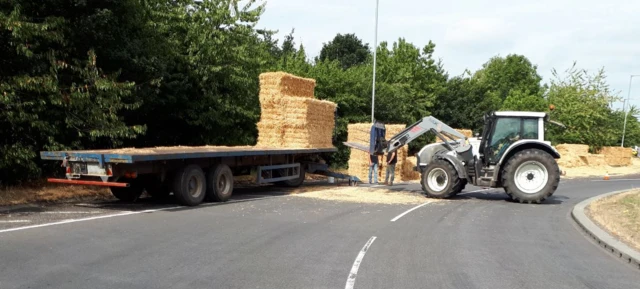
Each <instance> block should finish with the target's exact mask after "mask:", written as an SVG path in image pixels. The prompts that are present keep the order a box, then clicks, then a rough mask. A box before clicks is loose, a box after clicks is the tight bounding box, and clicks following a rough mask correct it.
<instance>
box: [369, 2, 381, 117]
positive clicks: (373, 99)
mask: <svg viewBox="0 0 640 289" xmlns="http://www.w3.org/2000/svg"><path fill="white" fill-rule="evenodd" d="M379 2H380V0H376V24H375V27H376V28H375V34H374V36H373V84H372V86H373V89H372V90H371V123H373V122H374V121H375V117H374V116H373V113H374V111H375V110H374V108H375V104H376V54H377V50H378V5H379Z"/></svg>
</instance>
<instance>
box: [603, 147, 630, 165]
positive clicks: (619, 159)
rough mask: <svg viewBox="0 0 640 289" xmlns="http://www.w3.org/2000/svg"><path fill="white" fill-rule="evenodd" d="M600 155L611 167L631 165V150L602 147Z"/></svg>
mask: <svg viewBox="0 0 640 289" xmlns="http://www.w3.org/2000/svg"><path fill="white" fill-rule="evenodd" d="M600 154H601V155H604V160H605V162H606V163H607V165H609V166H612V167H620V166H629V165H631V158H632V154H631V148H624V147H603V148H602V150H600Z"/></svg>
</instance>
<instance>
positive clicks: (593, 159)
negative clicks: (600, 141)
mask: <svg viewBox="0 0 640 289" xmlns="http://www.w3.org/2000/svg"><path fill="white" fill-rule="evenodd" d="M580 160H581V161H582V162H583V163H584V164H585V165H587V166H590V167H604V166H606V165H607V162H606V161H605V159H604V155H596V154H586V155H582V156H580Z"/></svg>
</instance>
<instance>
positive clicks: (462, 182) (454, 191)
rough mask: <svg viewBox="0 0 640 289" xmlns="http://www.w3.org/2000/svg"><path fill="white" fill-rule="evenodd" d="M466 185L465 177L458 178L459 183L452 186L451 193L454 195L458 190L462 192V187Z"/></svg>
mask: <svg viewBox="0 0 640 289" xmlns="http://www.w3.org/2000/svg"><path fill="white" fill-rule="evenodd" d="M466 186H467V179H461V180H460V184H459V185H458V186H457V187H455V188H454V190H453V195H452V196H455V195H457V194H459V193H460V192H462V190H464V188H465V187H466Z"/></svg>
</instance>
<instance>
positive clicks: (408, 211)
mask: <svg viewBox="0 0 640 289" xmlns="http://www.w3.org/2000/svg"><path fill="white" fill-rule="evenodd" d="M429 203H431V202H426V203H424V204H422V205H417V206H415V207H413V208H411V209H408V210H406V211H404V213H402V214H400V215H398V216H396V217H395V218H393V219H391V222H395V221H397V220H398V219H400V218H402V216H404V215H406V214H408V213H411V212H412V211H413V210H415V209H418V208H420V207H422V206H424V205H426V204H429Z"/></svg>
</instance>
